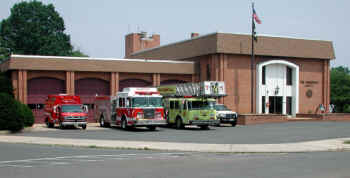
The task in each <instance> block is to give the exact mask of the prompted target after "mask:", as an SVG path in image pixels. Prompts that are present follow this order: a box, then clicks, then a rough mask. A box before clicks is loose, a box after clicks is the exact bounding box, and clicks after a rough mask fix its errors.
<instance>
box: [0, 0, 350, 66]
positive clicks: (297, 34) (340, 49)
mask: <svg viewBox="0 0 350 178" xmlns="http://www.w3.org/2000/svg"><path fill="white" fill-rule="evenodd" d="M17 2H21V1H20V0H1V1H0V19H1V20H2V19H4V18H7V17H8V16H9V15H10V8H11V7H12V6H13V5H14V4H15V3H17ZM42 2H43V3H45V4H48V3H52V4H53V5H54V6H55V8H56V10H57V11H58V12H59V14H60V15H61V16H62V17H63V19H64V21H65V25H66V33H67V34H69V35H70V36H71V42H72V44H73V45H74V46H75V47H76V48H78V49H80V50H81V51H83V52H84V53H86V54H88V55H89V56H91V57H107V58H123V57H124V36H125V35H126V34H128V33H131V32H139V31H147V32H148V33H149V34H152V33H156V34H159V35H160V38H161V45H164V44H168V43H172V42H176V41H180V40H184V39H189V38H190V34H191V32H198V33H200V34H208V33H212V32H225V33H244V34H249V33H251V19H250V18H251V2H252V1H251V0H216V1H203V0H176V1H168V0H147V1H136V0H128V1H117V0H98V1H96V0H42ZM254 2H255V9H256V12H257V14H258V16H259V17H260V19H261V20H262V24H260V25H257V33H258V35H259V34H264V35H265V34H267V35H272V36H285V37H294V38H305V39H315V40H327V41H332V42H333V45H334V48H335V55H336V59H335V60H333V61H332V62H331V66H339V65H344V66H348V67H349V66H350V59H349V57H350V55H349V53H347V52H346V51H347V50H348V44H347V42H348V41H349V39H350V37H349V32H350V23H349V22H348V15H347V14H348V13H346V11H347V10H348V7H349V5H350V1H347V0H333V1H330V0H278V1H276V0H255V1H254Z"/></svg>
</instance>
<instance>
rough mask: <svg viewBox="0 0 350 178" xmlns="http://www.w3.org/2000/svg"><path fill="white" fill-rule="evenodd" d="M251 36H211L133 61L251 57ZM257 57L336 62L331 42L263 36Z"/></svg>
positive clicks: (153, 50) (163, 48)
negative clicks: (215, 56) (223, 56)
mask: <svg viewBox="0 0 350 178" xmlns="http://www.w3.org/2000/svg"><path fill="white" fill-rule="evenodd" d="M251 47H252V45H251V35H247V34H230V33H219V32H215V33H211V34H207V35H203V36H198V37H195V38H192V39H188V40H183V41H179V42H175V43H171V44H167V45H163V46H158V47H155V48H150V49H145V50H142V51H138V52H135V53H133V54H132V55H131V58H150V59H170V60H181V59H187V58H192V57H197V56H203V55H208V54H216V53H224V54H239V55H251ZM255 54H256V55H260V56H273V57H292V58H308V59H334V58H335V55H334V48H333V44H332V42H331V41H323V40H307V39H297V38H287V37H273V36H259V37H258V41H257V42H256V43H255Z"/></svg>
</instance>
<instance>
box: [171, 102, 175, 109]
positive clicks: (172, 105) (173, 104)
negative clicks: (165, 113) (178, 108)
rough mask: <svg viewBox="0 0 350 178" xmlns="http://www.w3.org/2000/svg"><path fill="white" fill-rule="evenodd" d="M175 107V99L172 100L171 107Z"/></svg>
mask: <svg viewBox="0 0 350 178" xmlns="http://www.w3.org/2000/svg"><path fill="white" fill-rule="evenodd" d="M174 108H175V101H170V109H174Z"/></svg>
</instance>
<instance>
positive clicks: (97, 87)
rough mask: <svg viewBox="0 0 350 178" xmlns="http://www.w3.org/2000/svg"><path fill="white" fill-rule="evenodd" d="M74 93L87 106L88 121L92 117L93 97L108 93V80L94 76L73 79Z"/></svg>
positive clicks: (91, 119) (107, 94)
mask: <svg viewBox="0 0 350 178" xmlns="http://www.w3.org/2000/svg"><path fill="white" fill-rule="evenodd" d="M75 95H77V96H80V98H81V101H82V103H83V104H85V105H88V107H89V121H90V122H92V121H94V120H93V119H94V118H93V113H94V111H93V109H94V105H93V103H94V97H95V96H96V95H104V96H109V95H110V85H109V82H107V81H105V80H101V79H96V78H83V79H79V80H76V81H75Z"/></svg>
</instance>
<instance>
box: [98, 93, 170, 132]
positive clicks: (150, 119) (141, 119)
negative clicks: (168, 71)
mask: <svg viewBox="0 0 350 178" xmlns="http://www.w3.org/2000/svg"><path fill="white" fill-rule="evenodd" d="M95 119H96V120H98V121H99V122H100V126H101V127H105V126H110V125H112V126H120V127H121V128H122V129H128V128H131V127H147V128H149V129H150V130H155V129H156V127H157V126H161V125H166V120H165V119H164V109H163V107H162V96H161V95H160V94H159V92H158V91H157V89H156V88H124V90H123V91H122V92H118V93H117V96H115V97H106V96H96V99H95Z"/></svg>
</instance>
